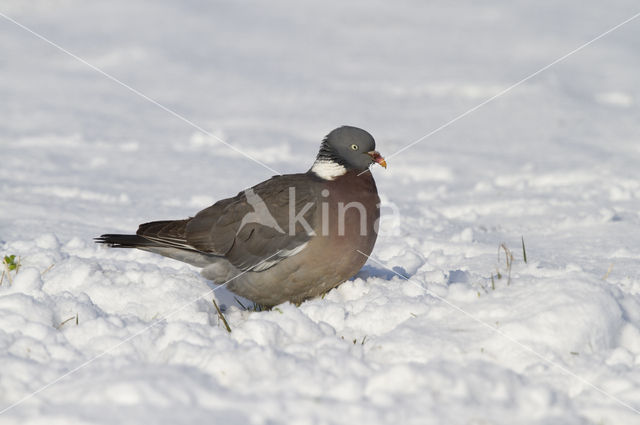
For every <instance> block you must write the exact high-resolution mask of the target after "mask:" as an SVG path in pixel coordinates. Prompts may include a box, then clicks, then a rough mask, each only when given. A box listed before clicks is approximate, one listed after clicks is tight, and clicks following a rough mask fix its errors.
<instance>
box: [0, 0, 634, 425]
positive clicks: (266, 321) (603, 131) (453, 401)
mask: <svg viewBox="0 0 640 425" xmlns="http://www.w3.org/2000/svg"><path fill="white" fill-rule="evenodd" d="M0 12H1V13H2V14H4V15H6V16H8V17H11V18H12V19H15V20H16V21H18V22H20V23H21V24H23V25H25V26H27V27H28V28H31V29H33V30H34V31H36V32H37V33H39V34H41V35H42V36H43V37H46V38H47V39H49V40H51V41H52V42H54V43H57V44H58V45H59V46H61V47H63V48H64V49H67V50H68V51H69V52H71V53H73V54H75V55H77V56H78V57H80V58H82V59H84V60H85V61H86V62H87V63H89V64H91V65H93V66H95V67H97V68H99V69H100V70H102V71H104V72H105V73H108V74H109V75H111V76H113V77H114V78H117V79H118V80H121V81H122V82H123V83H125V84H127V85H129V86H130V87H131V88H133V89H135V90H137V91H139V92H140V93H142V94H144V95H146V96H148V97H149V98H150V99H152V100H154V101H157V102H159V103H160V104H161V105H164V106H165V107H166V108H169V109H171V110H172V111H175V112H176V113H178V114H180V115H181V116H183V117H185V118H186V119H187V120H189V121H191V122H192V123H195V124H196V125H197V126H200V127H201V128H203V129H205V130H206V131H207V132H210V133H211V134H213V135H215V136H217V137H219V138H221V139H223V140H224V141H226V142H228V143H229V144H231V145H233V146H234V147H236V148H237V149H239V150H242V151H243V152H246V153H247V154H249V155H250V156H252V157H253V158H255V159H257V160H259V161H260V162H263V163H264V164H266V165H267V166H268V167H270V168H272V169H274V170H277V171H279V172H281V173H290V172H299V171H305V170H307V169H308V168H309V167H310V165H311V164H312V163H313V160H314V158H315V155H316V153H317V149H318V147H319V143H320V141H321V139H322V137H324V135H325V134H327V133H328V132H329V131H330V130H332V129H333V128H335V127H337V126H339V125H342V124H349V125H355V126H359V127H362V128H364V129H366V130H368V131H369V132H371V133H372V134H373V135H374V137H376V140H377V148H378V150H379V151H380V152H381V153H382V154H383V155H385V156H386V157H387V160H388V164H389V168H388V169H387V170H386V171H385V170H383V169H382V168H380V167H377V168H375V169H374V170H373V173H374V175H375V178H376V179H377V182H378V186H379V190H380V193H381V197H382V200H383V205H382V211H383V220H382V223H381V227H382V234H381V236H380V238H379V239H378V243H377V245H376V248H375V250H374V252H373V258H372V259H371V260H370V261H369V262H368V264H367V265H366V266H365V267H364V268H363V270H362V271H361V272H360V273H359V274H358V275H357V276H355V277H354V278H353V279H352V280H350V281H348V282H346V283H344V284H343V285H341V286H340V287H338V288H337V289H335V290H332V291H331V292H329V293H328V294H327V295H326V296H325V297H324V298H318V299H313V300H310V301H307V302H305V303H303V304H302V305H300V306H294V305H290V304H284V305H281V306H279V307H278V308H275V309H273V310H272V311H266V312H252V311H246V310H244V309H243V308H241V307H240V306H239V305H238V303H237V302H236V301H235V300H234V298H233V296H232V294H230V293H229V292H227V291H225V290H224V289H221V290H216V291H215V292H213V293H212V290H213V289H214V286H212V285H211V284H210V283H208V282H207V281H206V280H205V279H203V278H202V277H200V275H199V274H198V273H197V271H196V269H194V268H192V267H190V266H188V265H185V264H182V263H180V262H177V261H172V260H169V259H166V258H162V257H160V256H156V255H152V254H149V253H145V252H141V251H135V250H113V249H108V248H106V247H103V246H96V245H95V244H94V243H93V242H92V238H93V237H95V236H98V235H100V234H101V233H109V232H121V233H127V232H132V231H135V229H136V228H137V225H138V224H139V223H142V222H145V221H150V220H155V219H178V218H185V217H188V216H190V215H193V214H194V213H195V212H197V211H198V210H200V209H202V208H204V207H206V206H208V205H210V204H211V203H213V202H215V201H216V200H217V199H222V198H225V197H228V196H231V195H234V194H236V193H238V192H239V191H240V190H242V189H244V188H246V187H249V186H251V185H253V184H255V183H258V182H260V181H262V180H264V179H266V178H268V177H270V176H271V175H272V174H273V171H271V170H269V169H266V168H265V167H263V166H261V165H259V164H257V163H256V162H254V161H252V160H250V159H247V158H246V157H245V156H243V155H242V154H240V153H239V152H237V151H234V150H233V149H231V148H229V147H228V146H225V145H224V144H223V143H221V142H220V141H218V140H216V138H214V137H210V136H208V135H206V134H203V133H202V132H201V131H199V130H198V129H197V128H195V127H194V126H192V125H190V124H189V123H187V122H185V121H184V120H181V119H179V118H178V117H176V116H174V115H172V114H171V113H169V112H168V111H167V110H164V109H162V108H160V107H158V106H157V105H155V104H153V103H152V102H150V101H149V100H147V99H144V98H142V97H141V96H139V95H137V94H136V93H134V92H132V91H131V90H129V89H127V88H125V87H123V86H122V85H119V84H117V83H116V82H114V81H113V80H112V79H109V78H107V77H106V76H105V75H102V74H100V73H99V72H97V71H96V70H95V69H92V68H90V67H89V66H88V65H87V64H85V63H82V62H80V61H79V60H77V59H74V58H73V57H70V56H69V55H67V54H65V53H63V52H61V51H60V50H58V49H56V48H55V47H53V46H52V45H51V44H48V43H46V42H45V41H43V40H42V39H39V38H38V37H36V36H34V35H33V34H31V33H29V32H28V31H26V30H25V29H23V28H20V27H19V26H17V25H16V24H15V23H12V22H10V21H9V20H7V19H6V18H4V17H0V34H1V35H2V36H1V37H0V52H1V53H2V54H1V55H0V96H1V98H2V102H0V117H2V119H0V253H1V254H2V255H3V256H4V255H10V254H15V255H17V256H19V259H20V263H21V268H20V269H19V271H18V273H17V274H16V273H15V272H11V274H10V276H6V275H5V277H4V281H3V283H2V285H1V286H0V410H1V411H2V413H0V424H3V425H4V424H29V425H33V424H141V423H148V424H178V423H184V424H186V423H214V424H222V423H224V424H278V423H295V424H333V423H335V424H339V423H344V424H358V423H366V424H383V423H389V424H399V423H400V424H477V425H479V424H562V425H567V424H569V425H571V424H587V423H593V424H615V425H620V424H622V425H625V424H638V423H640V416H639V413H638V410H640V232H639V225H640V173H639V171H638V170H639V167H638V164H639V163H640V119H639V117H640V73H638V69H640V56H638V49H639V48H640V44H639V41H638V40H640V19H638V20H634V21H631V22H629V23H628V24H626V25H624V26H622V27H620V28H619V29H617V30H615V31H613V32H612V33H610V34H608V35H606V36H605V37H603V38H601V39H599V40H597V41H596V42H594V43H592V44H591V45H589V46H587V47H585V48H584V49H582V50H580V51H578V52H576V53H575V54H573V55H571V56H569V57H568V58H566V59H565V60H563V61H562V62H560V63H557V64H556V65H554V66H552V67H550V68H549V69H546V70H545V71H543V72H541V73H540V74H538V75H536V76H535V77H533V78H531V79H529V80H528V81H526V82H525V83H523V84H521V85H519V86H518V87H516V88H514V89H512V90H510V91H508V92H507V93H505V94H504V95H502V96H500V97H498V98H497V99H495V100H493V101H491V102H489V103H487V104H486V105H484V106H483V107H481V108H479V109H477V110H475V111H474V112H472V113H470V114H468V115H466V116H465V117H463V118H461V119H460V120H458V121H456V122H455V123H453V124H452V125H450V126H447V127H446V128H443V129H442V130H440V131H438V132H436V133H435V134H433V135H431V136H430V137H428V138H426V139H425V140H423V141H422V142H420V143H418V144H415V145H414V146H412V147H410V148H408V149H406V150H404V151H402V152H400V153H398V154H397V155H396V154H395V153H396V152H397V151H398V150H400V149H401V148H403V147H404V146H406V145H408V144H409V143H411V142H412V141H414V140H416V139H418V138H419V137H421V136H423V135H425V134H427V133H429V132H431V131H433V130H434V129H437V128H438V127H440V126H441V125H443V124H444V123H446V122H448V121H449V120H451V119H453V118H455V117H457V116H459V115H460V114H462V113H464V112H465V111H467V110H469V109H471V108H473V107H475V106H476V105H478V104H480V103H482V102H483V101H485V100H486V99H488V98H490V97H491V96H493V95H495V94H497V93H499V92H501V91H502V90H504V89H506V88H508V87H509V86H510V85H511V84H513V83H515V82H518V81H519V80H521V79H522V78H524V77H526V76H528V75H530V74H531V73H533V72H535V71H537V70H539V69H541V68H542V67H544V66H546V65H547V64H549V63H551V62H553V61H554V60H556V59H558V58H560V57H562V56H563V55H565V54H566V53H568V52H570V51H572V50H574V49H576V48H577V47H579V46H581V45H583V44H584V43H585V42H587V41H589V40H591V39H593V38H594V37H596V36H598V35H600V34H602V33H603V32H605V31H606V30H608V29H610V28H612V27H613V26H615V25H617V24H619V23H620V22H622V21H624V20H625V19H628V18H629V17H631V16H632V15H634V14H635V13H637V12H639V10H638V3H637V1H635V0H612V1H610V2H606V4H605V3H603V2H597V1H593V0H590V1H578V0H562V1H557V2H525V1H522V0H515V1H511V2H498V1H484V2H475V1H471V0H462V1H457V2H447V1H430V2H422V1H411V0H400V1H397V2H386V1H380V0H369V1H352V2H341V1H323V2H313V3H311V2H295V1H291V0H276V1H272V2H268V4H267V3H263V2H257V1H245V2H221V1H212V2H203V1H183V2H171V1H154V2H142V1H132V0H127V1H122V0H114V1H109V2H85V1H79V0H56V1H35V0H29V1H26V0H3V1H2V2H1V3H0ZM522 238H524V242H525V246H526V254H527V257H528V258H527V260H528V261H527V262H526V263H525V262H524V258H523V251H522ZM501 244H504V246H505V247H506V248H507V249H508V250H509V251H510V252H511V253H512V255H513V262H512V266H511V272H510V274H511V276H510V279H509V276H508V274H509V273H508V267H507V265H506V263H505V250H504V249H502V248H500V246H501ZM498 274H500V276H501V278H499V277H498ZM401 275H402V276H406V277H407V278H408V280H406V279H404V278H403V277H401ZM9 277H10V278H11V279H12V280H13V282H12V283H10V282H9V280H8V279H9ZM213 297H215V298H216V299H217V301H218V303H219V304H220V305H224V308H225V311H226V313H225V315H226V318H227V321H228V322H229V325H230V327H231V329H232V332H231V333H230V334H229V333H227V331H226V330H225V328H224V326H223V324H222V323H221V321H220V320H219V318H218V315H217V313H216V310H215V308H214V306H213V303H212V302H211V300H212V298H213ZM245 302H246V301H245ZM76 317H77V323H76ZM68 319H71V320H68ZM34 393H35V394H34ZM634 409H635V411H634Z"/></svg>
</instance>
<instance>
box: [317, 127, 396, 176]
mask: <svg viewBox="0 0 640 425" xmlns="http://www.w3.org/2000/svg"><path fill="white" fill-rule="evenodd" d="M318 161H320V162H324V161H327V162H333V163H337V164H339V165H342V166H343V167H345V168H346V169H347V170H357V171H364V170H366V169H368V168H369V166H370V165H371V164H373V163H378V164H380V165H381V166H383V167H385V168H386V166H387V163H386V162H385V160H384V158H382V156H381V155H380V154H379V153H378V152H377V151H376V141H375V140H374V139H373V136H371V134H369V133H368V132H366V131H364V130H363V129H361V128H358V127H350V126H347V125H345V126H342V127H339V128H336V129H335V130H333V131H332V132H331V133H329V134H328V135H327V137H325V138H324V140H323V141H322V145H320V151H319V152H318V157H317V159H316V162H318Z"/></svg>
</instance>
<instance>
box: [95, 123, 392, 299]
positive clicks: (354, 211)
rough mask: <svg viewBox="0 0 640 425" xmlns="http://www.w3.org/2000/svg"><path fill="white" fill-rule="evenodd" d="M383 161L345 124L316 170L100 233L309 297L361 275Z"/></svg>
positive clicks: (241, 280) (226, 276)
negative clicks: (123, 231)
mask: <svg viewBox="0 0 640 425" xmlns="http://www.w3.org/2000/svg"><path fill="white" fill-rule="evenodd" d="M374 163H378V164H380V165H381V166H383V167H385V168H386V165H387V164H386V162H385V160H384V158H383V157H382V156H381V155H380V154H379V153H378V152H377V151H376V150H375V140H374V139H373V137H372V136H371V135H370V134H369V133H367V132H366V131H364V130H362V129H360V128H356V127H349V126H343V127H339V128H337V129H335V130H333V131H332V132H331V133H329V134H328V135H327V136H326V137H325V138H324V140H323V141H322V144H321V145H320V151H319V152H318V156H317V158H316V160H315V162H314V163H313V166H312V167H311V169H310V170H309V171H307V172H306V173H300V174H288V175H280V176H274V177H272V178H270V179H268V180H266V181H264V182H262V183H259V184H257V185H255V186H253V187H251V188H249V189H246V190H244V191H242V192H240V193H238V194H237V195H236V196H234V197H232V198H228V199H223V200H220V201H218V202H216V203H215V204H214V205H212V206H210V207H208V208H205V209H204V210H202V211H200V212H199V213H197V214H196V215H195V216H194V217H191V218H187V219H184V220H171V221H154V222H151V223H145V224H141V225H140V227H139V228H138V231H137V232H136V234H135V235H117V234H106V235H102V236H100V237H99V238H96V242H98V243H104V244H107V245H110V246H112V247H117V248H138V249H142V250H145V251H150V252H154V253H156V254H160V255H164V256H166V257H170V258H173V259H176V260H179V261H184V262H186V263H189V264H192V265H194V266H197V267H201V268H202V272H201V273H202V275H203V276H204V277H205V278H207V279H209V280H212V281H213V282H214V283H216V284H226V286H227V288H228V289H229V290H231V291H232V292H234V293H236V294H238V295H240V296H242V297H245V298H248V299H250V300H252V301H254V302H256V303H258V304H262V305H264V306H274V305H277V304H280V303H283V302H285V301H290V302H292V303H301V302H302V301H304V300H306V299H308V298H312V297H316V296H318V295H320V294H323V293H325V292H327V291H329V290H330V289H332V288H335V287H336V286H338V285H340V284H341V283H342V282H344V281H345V280H347V279H349V278H351V277H352V276H353V275H355V274H356V273H357V272H358V271H359V270H360V268H361V267H362V266H363V265H364V263H365V262H366V260H367V257H366V256H365V255H363V254H366V255H367V256H368V255H369V254H370V253H371V251H372V250H373V246H374V244H375V241H376V237H377V233H378V219H379V217H380V198H379V197H378V190H377V188H376V184H375V182H374V180H373V176H372V175H371V173H370V172H368V169H369V166H370V165H372V164H374ZM358 251H360V252H358Z"/></svg>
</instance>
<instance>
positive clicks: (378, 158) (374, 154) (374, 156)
mask: <svg viewBox="0 0 640 425" xmlns="http://www.w3.org/2000/svg"><path fill="white" fill-rule="evenodd" d="M367 153H368V154H369V156H370V157H371V159H373V161H374V162H377V163H378V164H380V165H381V166H382V167H384V168H387V161H385V160H384V158H383V157H382V155H380V152H378V151H371V152H367Z"/></svg>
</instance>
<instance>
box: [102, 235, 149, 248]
mask: <svg viewBox="0 0 640 425" xmlns="http://www.w3.org/2000/svg"><path fill="white" fill-rule="evenodd" d="M93 240H94V241H95V242H96V243H103V244H106V245H109V246H110V247H113V248H142V247H146V246H157V245H158V244H157V243H154V242H152V241H150V240H149V239H146V238H143V237H142V236H138V235H101V236H100V237H98V238H94V239H93Z"/></svg>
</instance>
